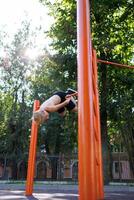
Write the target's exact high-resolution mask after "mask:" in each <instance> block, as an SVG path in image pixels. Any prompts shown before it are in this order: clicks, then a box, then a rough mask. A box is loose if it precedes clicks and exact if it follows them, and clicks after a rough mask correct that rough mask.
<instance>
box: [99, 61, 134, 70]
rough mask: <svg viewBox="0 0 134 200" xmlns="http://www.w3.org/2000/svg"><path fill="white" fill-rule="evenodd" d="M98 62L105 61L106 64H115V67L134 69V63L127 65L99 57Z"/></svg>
mask: <svg viewBox="0 0 134 200" xmlns="http://www.w3.org/2000/svg"><path fill="white" fill-rule="evenodd" d="M97 62H98V63H104V64H107V65H114V66H115V67H121V68H129V69H134V66H133V65H132V66H131V65H125V64H120V63H115V62H110V61H107V60H101V59H97Z"/></svg>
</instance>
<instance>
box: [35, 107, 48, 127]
mask: <svg viewBox="0 0 134 200" xmlns="http://www.w3.org/2000/svg"><path fill="white" fill-rule="evenodd" d="M48 119H49V113H48V112H47V111H40V110H37V111H35V112H33V120H34V121H35V122H36V123H37V124H38V125H40V124H42V123H43V122H45V121H47V120H48Z"/></svg>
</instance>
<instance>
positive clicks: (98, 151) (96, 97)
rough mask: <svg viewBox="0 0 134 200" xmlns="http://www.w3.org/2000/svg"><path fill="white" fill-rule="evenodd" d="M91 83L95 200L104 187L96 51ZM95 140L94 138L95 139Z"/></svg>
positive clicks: (102, 195)
mask: <svg viewBox="0 0 134 200" xmlns="http://www.w3.org/2000/svg"><path fill="white" fill-rule="evenodd" d="M93 75H94V76H93V77H94V78H93V81H94V92H95V94H94V111H95V113H94V122H95V123H94V126H95V130H96V133H95V134H97V140H96V142H95V143H96V145H95V148H96V154H97V155H96V156H97V162H96V170H97V171H96V174H97V183H98V187H97V189H98V191H97V199H104V187H103V170H102V148H101V131H100V112H99V91H98V78H97V56H96V51H95V50H93ZM95 139H96V138H95Z"/></svg>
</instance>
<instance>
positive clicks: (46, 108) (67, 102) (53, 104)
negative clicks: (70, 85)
mask: <svg viewBox="0 0 134 200" xmlns="http://www.w3.org/2000/svg"><path fill="white" fill-rule="evenodd" d="M75 95H77V92H76V91H74V90H72V89H68V90H67V92H62V91H59V92H56V93H54V94H53V95H52V96H51V97H50V98H49V99H47V100H46V101H45V102H44V103H43V104H42V105H41V106H40V109H39V110H37V111H35V112H34V113H33V119H34V121H35V122H36V123H37V124H38V125H39V124H41V123H43V122H46V121H47V120H48V119H49V113H52V112H58V113H59V114H60V116H62V117H64V116H65V114H66V109H67V110H68V111H72V112H77V104H76V101H75V99H74V98H73V96H75Z"/></svg>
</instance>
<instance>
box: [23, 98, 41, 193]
mask: <svg viewBox="0 0 134 200" xmlns="http://www.w3.org/2000/svg"><path fill="white" fill-rule="evenodd" d="M39 106H40V102H39V101H38V100H35V101H34V107H33V111H36V110H38V109H39ZM37 131H38V126H37V124H36V123H35V122H34V121H32V128H31V138H30V148H29V159H28V170H27V181H26V195H27V196H31V195H32V193H33V180H34V170H35V159H36V144H37Z"/></svg>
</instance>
